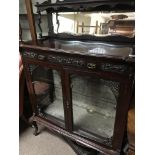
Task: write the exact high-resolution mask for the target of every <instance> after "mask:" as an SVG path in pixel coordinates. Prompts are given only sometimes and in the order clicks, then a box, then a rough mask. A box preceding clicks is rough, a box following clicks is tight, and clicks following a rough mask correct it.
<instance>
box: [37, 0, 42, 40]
mask: <svg viewBox="0 0 155 155" xmlns="http://www.w3.org/2000/svg"><path fill="white" fill-rule="evenodd" d="M37 4H39V3H38V2H37ZM37 13H38V15H39V17H38V27H39V30H40V33H39V37H40V38H42V28H41V23H42V22H41V11H40V10H39V9H38V10H37Z"/></svg>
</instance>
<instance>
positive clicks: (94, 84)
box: [71, 74, 119, 140]
mask: <svg viewBox="0 0 155 155" xmlns="http://www.w3.org/2000/svg"><path fill="white" fill-rule="evenodd" d="M71 88H72V103H73V122H74V130H75V131H78V132H80V133H81V131H82V133H81V134H82V135H87V136H88V133H90V134H91V135H96V137H98V136H99V137H106V138H110V137H112V136H113V130H114V122H115V115H116V106H117V100H118V96H119V83H118V82H115V81H107V80H104V79H102V78H95V77H89V76H79V75H76V74H72V75H71ZM89 120H91V121H89ZM84 131H85V132H84ZM98 140H99V139H98ZM100 140H101V139H100Z"/></svg>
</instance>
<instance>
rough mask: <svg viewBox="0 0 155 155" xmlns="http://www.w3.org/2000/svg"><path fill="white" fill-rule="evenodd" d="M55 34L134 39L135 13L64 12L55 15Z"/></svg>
mask: <svg viewBox="0 0 155 155" xmlns="http://www.w3.org/2000/svg"><path fill="white" fill-rule="evenodd" d="M53 24H54V33H69V34H73V35H82V34H88V35H95V36H108V35H123V36H126V37H134V35H135V14H134V12H126V13H121V12H120V13H118V12H117V13H113V12H92V13H90V12H64V13H63V12H62V13H59V14H58V13H54V14H53Z"/></svg>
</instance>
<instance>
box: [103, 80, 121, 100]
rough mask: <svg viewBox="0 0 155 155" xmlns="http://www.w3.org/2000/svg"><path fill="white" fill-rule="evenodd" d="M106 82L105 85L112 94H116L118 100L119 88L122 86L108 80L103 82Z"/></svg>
mask: <svg viewBox="0 0 155 155" xmlns="http://www.w3.org/2000/svg"><path fill="white" fill-rule="evenodd" d="M102 81H104V84H105V85H106V86H108V87H110V88H111V90H112V92H113V93H114V95H115V97H116V99H117V98H118V95H119V88H120V84H119V82H115V81H106V80H102Z"/></svg>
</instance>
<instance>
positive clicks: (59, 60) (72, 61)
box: [48, 55, 85, 67]
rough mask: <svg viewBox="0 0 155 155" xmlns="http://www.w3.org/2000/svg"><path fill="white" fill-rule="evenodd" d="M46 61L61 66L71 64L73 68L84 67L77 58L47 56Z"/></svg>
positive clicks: (81, 61) (82, 62)
mask: <svg viewBox="0 0 155 155" xmlns="http://www.w3.org/2000/svg"><path fill="white" fill-rule="evenodd" d="M48 60H49V62H57V63H62V64H72V65H75V66H78V67H79V66H80V67H82V66H84V64H85V63H84V61H83V60H81V59H77V58H72V57H70V58H68V57H64V56H56V55H49V56H48Z"/></svg>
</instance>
